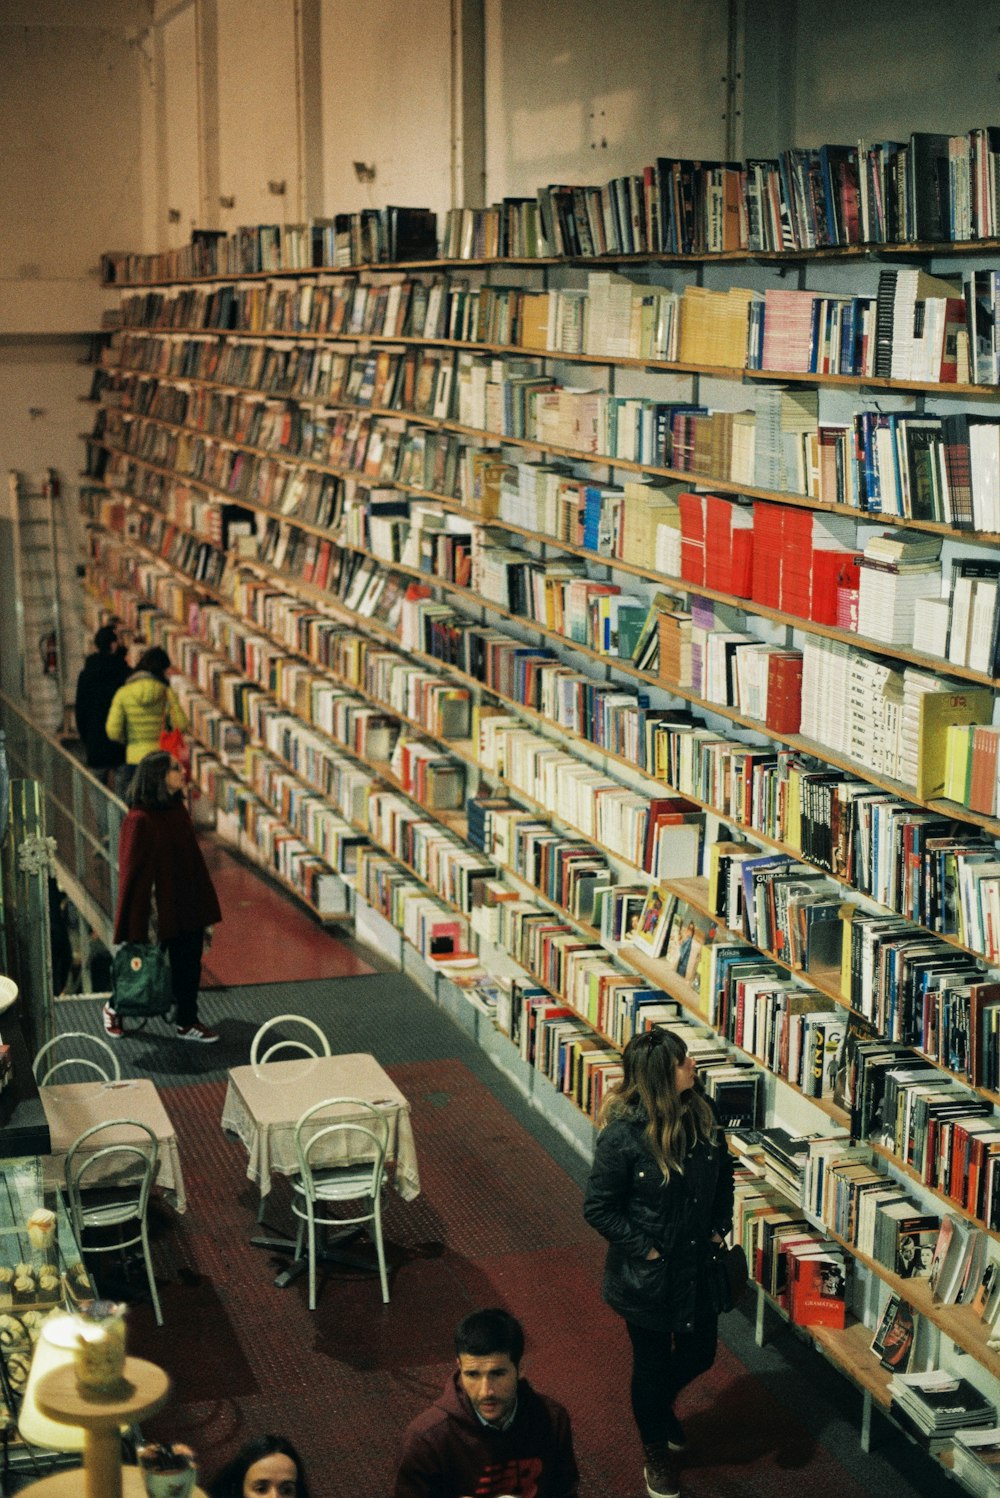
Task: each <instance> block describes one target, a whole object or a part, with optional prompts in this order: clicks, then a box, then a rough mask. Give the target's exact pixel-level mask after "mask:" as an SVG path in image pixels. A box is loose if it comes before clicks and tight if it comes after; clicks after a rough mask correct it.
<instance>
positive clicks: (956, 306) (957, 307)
mask: <svg viewBox="0 0 1000 1498" xmlns="http://www.w3.org/2000/svg"><path fill="white" fill-rule="evenodd" d="M944 301H945V313H944V345H943V347H942V349H941V367H940V372H939V374H938V379H939V380H940V381H941V383H942V385H954V384H955V382H956V380H957V379H958V335H959V333H960V332H961V330H962V329H963V328H964V327H965V318H966V306H965V300H964V298H962V297H960V296H949V297H945V299H944Z"/></svg>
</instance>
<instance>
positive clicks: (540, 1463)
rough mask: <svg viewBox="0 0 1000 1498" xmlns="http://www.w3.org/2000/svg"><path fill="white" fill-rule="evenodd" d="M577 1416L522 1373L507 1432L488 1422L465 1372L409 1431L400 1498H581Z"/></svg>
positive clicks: (400, 1476)
mask: <svg viewBox="0 0 1000 1498" xmlns="http://www.w3.org/2000/svg"><path fill="white" fill-rule="evenodd" d="M578 1482H579V1474H578V1473H577V1470H576V1460H575V1458H574V1456H573V1436H572V1432H571V1431H570V1427H569V1416H568V1415H567V1413H566V1411H565V1410H564V1409H563V1407H562V1405H561V1404H556V1402H555V1400H554V1399H548V1398H546V1396H545V1395H544V1394H536V1393H535V1391H534V1389H533V1388H532V1387H531V1385H530V1384H529V1383H528V1381H527V1379H524V1378H522V1379H521V1380H520V1381H519V1383H518V1386H517V1412H516V1414H515V1415H514V1419H513V1421H512V1422H511V1424H510V1426H509V1427H508V1428H507V1429H506V1430H497V1429H495V1428H494V1427H493V1426H491V1425H484V1424H483V1422H482V1421H481V1420H480V1419H479V1416H478V1415H477V1414H476V1412H475V1410H474V1409H473V1408H472V1405H471V1404H470V1403H469V1399H468V1396H467V1395H466V1393H465V1391H464V1389H463V1388H462V1386H461V1383H460V1382H459V1375H458V1371H457V1369H456V1371H455V1372H454V1373H453V1374H452V1376H451V1378H450V1379H449V1380H448V1382H447V1383H446V1384H445V1386H444V1392H443V1393H442V1394H441V1395H440V1396H439V1398H437V1399H436V1400H435V1401H434V1403H433V1404H432V1405H431V1407H430V1409H427V1410H425V1411H424V1413H423V1414H422V1415H418V1416H417V1418H416V1420H414V1421H413V1422H412V1424H411V1425H410V1426H409V1427H408V1428H407V1431H406V1436H405V1439H404V1444H403V1456H402V1460H401V1461H400V1464H399V1472H398V1473H397V1475H396V1491H395V1498H501V1494H510V1495H512V1498H577V1489H578Z"/></svg>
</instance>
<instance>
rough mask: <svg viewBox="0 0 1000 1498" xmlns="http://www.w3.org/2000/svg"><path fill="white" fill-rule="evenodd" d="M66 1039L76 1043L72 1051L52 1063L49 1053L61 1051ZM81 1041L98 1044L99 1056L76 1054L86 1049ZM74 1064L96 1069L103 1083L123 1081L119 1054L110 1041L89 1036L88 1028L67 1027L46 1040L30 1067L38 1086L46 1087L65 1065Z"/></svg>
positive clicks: (94, 1070)
mask: <svg viewBox="0 0 1000 1498" xmlns="http://www.w3.org/2000/svg"><path fill="white" fill-rule="evenodd" d="M66 1041H73V1042H74V1044H73V1045H72V1046H71V1048H70V1049H71V1050H72V1052H73V1054H72V1055H69V1056H64V1057H63V1058H62V1059H61V1060H60V1061H52V1062H51V1064H50V1060H49V1053H50V1052H55V1051H58V1050H59V1049H60V1048H61V1047H62V1046H63V1045H64V1043H65V1042H66ZM80 1041H86V1042H87V1044H88V1045H91V1046H96V1048H97V1057H96V1058H95V1057H93V1056H81V1055H79V1054H77V1053H78V1052H79V1051H80V1050H81V1049H83V1048H82V1047H81V1046H80V1044H79V1042H80ZM74 1066H77V1067H83V1069H84V1070H85V1071H91V1072H96V1073H97V1075H98V1076H99V1077H100V1079H101V1081H102V1082H112V1081H114V1082H118V1081H120V1080H121V1074H122V1069H121V1067H120V1066H119V1065H118V1057H117V1056H116V1055H115V1053H114V1051H113V1050H112V1049H111V1047H110V1046H109V1045H108V1043H107V1041H106V1040H101V1039H100V1038H99V1037H98V1036H97V1035H88V1034H87V1032H86V1031H85V1030H67V1031H66V1033H65V1034H64V1035H57V1036H56V1037H55V1039H54V1040H47V1041H46V1042H45V1044H44V1045H43V1046H42V1048H41V1050H40V1051H39V1052H38V1055H37V1056H36V1057H35V1059H34V1061H33V1062H32V1065H31V1070H32V1074H33V1075H34V1078H35V1081H36V1082H37V1083H38V1085H39V1087H44V1086H46V1084H47V1083H49V1082H51V1080H52V1078H53V1077H54V1076H55V1074H56V1072H59V1071H62V1070H63V1069H64V1068H65V1069H67V1070H68V1069H69V1068H70V1067H74Z"/></svg>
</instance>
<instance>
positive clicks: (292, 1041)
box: [250, 1014, 330, 1222]
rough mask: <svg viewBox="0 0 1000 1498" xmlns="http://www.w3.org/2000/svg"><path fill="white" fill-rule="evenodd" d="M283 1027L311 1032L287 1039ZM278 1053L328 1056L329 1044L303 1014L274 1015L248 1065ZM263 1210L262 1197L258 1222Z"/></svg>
mask: <svg viewBox="0 0 1000 1498" xmlns="http://www.w3.org/2000/svg"><path fill="white" fill-rule="evenodd" d="M279 1025H280V1026H282V1032H281V1034H280V1035H279V1037H278V1038H277V1039H276V1040H274V1041H273V1043H272V1044H271V1045H269V1046H268V1048H267V1050H266V1051H265V1052H264V1054H263V1056H262V1055H261V1054H260V1048H261V1046H262V1045H263V1043H264V1040H265V1039H266V1037H267V1034H268V1031H270V1030H276V1029H277V1028H278V1026H279ZM285 1025H293V1026H294V1025H302V1026H303V1027H304V1029H305V1030H307V1031H311V1032H312V1034H311V1036H310V1038H309V1039H308V1040H302V1039H296V1038H295V1037H294V1035H293V1036H291V1037H289V1036H287V1035H286V1034H285V1033H284V1028H283V1027H284V1026H285ZM313 1037H315V1039H313ZM317 1042H318V1048H317ZM279 1051H293V1052H295V1053H296V1054H297V1055H300V1056H329V1054H330V1042H329V1041H328V1040H327V1038H326V1036H325V1035H324V1034H323V1031H322V1030H321V1029H320V1027H319V1025H317V1024H316V1023H315V1022H314V1021H313V1020H311V1019H306V1017H305V1015H304V1014H276V1015H274V1017H273V1018H272V1019H269V1020H265V1021H264V1023H263V1024H262V1025H261V1027H260V1029H259V1030H258V1031H257V1034H256V1035H255V1036H254V1038H253V1041H252V1042H251V1045H250V1065H251V1066H257V1065H261V1066H262V1065H264V1063H265V1062H267V1061H271V1060H272V1059H273V1058H274V1057H275V1056H276V1055H277V1053H278V1052H279ZM264 1208H265V1201H264V1198H263V1196H262V1197H261V1199H260V1201H259V1202H258V1204H257V1221H258V1222H263V1221H264Z"/></svg>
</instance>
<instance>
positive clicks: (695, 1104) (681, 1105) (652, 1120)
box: [600, 1028, 719, 1176]
mask: <svg viewBox="0 0 1000 1498" xmlns="http://www.w3.org/2000/svg"><path fill="white" fill-rule="evenodd" d="M686 1060H687V1046H686V1045H685V1044H684V1042H683V1040H681V1038H680V1036H679V1035H677V1034H675V1033H674V1031H672V1030H664V1029H660V1028H656V1029H652V1030H643V1031H642V1033H641V1034H639V1035H634V1036H633V1037H632V1039H631V1040H630V1041H629V1043H628V1045H627V1046H626V1047H625V1050H624V1053H623V1055H622V1064H623V1066H624V1068H625V1075H624V1076H623V1077H622V1080H621V1081H620V1082H619V1083H618V1085H617V1086H616V1087H613V1088H612V1089H611V1091H610V1092H609V1093H608V1095H607V1097H606V1098H605V1100H604V1103H603V1105H602V1107H601V1116H600V1125H601V1127H602V1128H603V1127H604V1125H605V1124H608V1123H610V1122H611V1121H612V1120H613V1119H615V1118H622V1117H624V1116H626V1115H634V1114H635V1113H637V1112H642V1113H644V1114H645V1116H646V1120H647V1122H646V1139H647V1142H648V1144H649V1148H650V1151H651V1153H652V1155H653V1158H654V1160H655V1161H656V1163H657V1165H658V1166H659V1167H660V1169H661V1170H662V1172H663V1174H664V1175H665V1176H669V1175H671V1174H672V1173H674V1172H676V1173H677V1174H678V1175H683V1174H684V1157H685V1155H686V1154H687V1153H688V1151H689V1150H690V1149H692V1148H693V1147H694V1145H695V1144H697V1142H698V1140H699V1139H702V1140H704V1141H705V1142H706V1143H714V1142H715V1140H716V1139H717V1138H718V1135H719V1129H718V1125H717V1124H716V1121H715V1114H714V1113H713V1112H712V1107H711V1104H710V1103H709V1101H708V1099H707V1098H706V1097H705V1094H704V1093H703V1092H702V1090H701V1088H700V1087H699V1086H698V1084H697V1083H696V1084H695V1086H694V1087H692V1088H691V1089H690V1091H687V1092H683V1093H681V1092H678V1091H677V1067H678V1066H679V1065H680V1064H681V1063H683V1062H684V1061H686Z"/></svg>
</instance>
